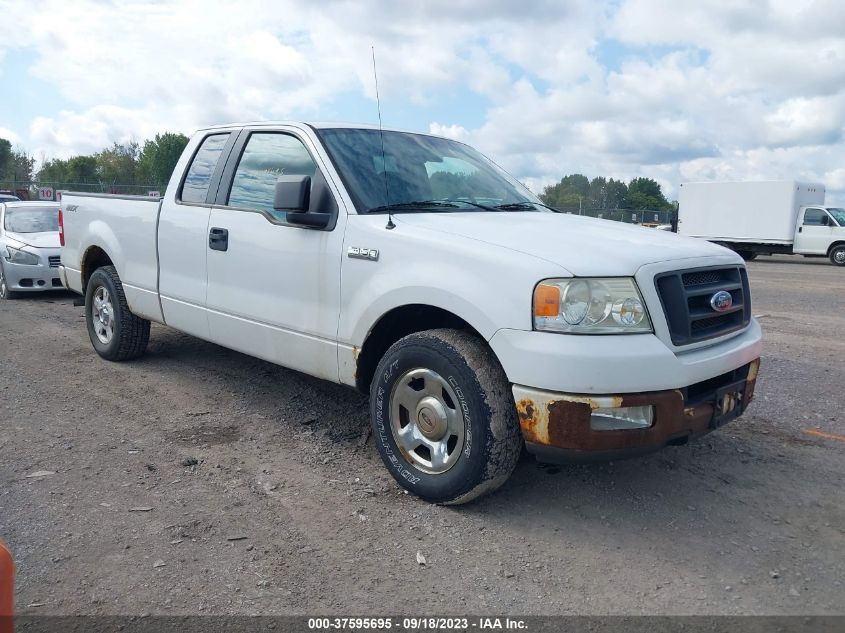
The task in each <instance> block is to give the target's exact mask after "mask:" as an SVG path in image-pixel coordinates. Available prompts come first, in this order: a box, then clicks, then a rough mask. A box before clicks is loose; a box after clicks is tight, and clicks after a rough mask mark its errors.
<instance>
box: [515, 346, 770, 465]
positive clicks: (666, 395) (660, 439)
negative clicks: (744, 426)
mask: <svg viewBox="0 0 845 633" xmlns="http://www.w3.org/2000/svg"><path fill="white" fill-rule="evenodd" d="M759 367H760V359H756V360H754V361H752V362H751V363H749V364H748V365H746V366H744V367H741V368H740V369H738V370H736V373H738V374H739V375H741V376H742V378H741V382H742V384H744V392H743V395H742V398H741V401H739V402H737V401H736V400H735V399H734V398H733V394H732V393H728V394H723V395H722V394H720V389H721V388H722V387H723V386H724V384H730V383H731V380H732V379H733V380H734V382H736V380H735V379H736V375H732V376H729V375H727V374H726V375H725V377H720V379H721V383H724V384H720V379H713V380H712V381H705V382H704V383H699V385H692V386H690V387H685V388H682V389H673V390H669V391H652V392H646V393H637V394H624V395H617V396H586V395H573V394H565V393H554V392H550V391H539V390H536V389H530V388H526V387H521V386H519V385H514V387H513V392H514V398H515V401H516V410H517V414H518V415H519V423H520V426H521V427H522V435H523V437H524V438H525V444H526V447H527V448H528V450H529V451H530V452H532V453H534V454H535V455H536V456H537V457H538V458H539V459H541V460H542V461H579V460H585V459H615V458H619V457H626V456H632V455H638V454H642V453H647V452H650V451H654V450H657V449H660V448H662V447H663V446H666V445H667V444H683V443H685V442H686V441H687V440H688V439H691V438H695V437H699V436H701V435H704V434H705V433H708V432H709V431H711V430H713V429H714V428H716V427H717V426H719V425H720V424H721V422H719V420H721V419H726V418H728V419H729V418H732V417H734V416H736V415H739V414H741V413H742V412H743V411H744V410H745V408H746V407H747V406H748V404H749V403H750V402H751V399H752V398H753V397H754V387H755V384H756V381H757V372H758V369H759ZM734 373H735V372H732V374H734ZM717 395H720V396H721V397H720V399H719V400H718V401H717ZM647 405H650V406H653V407H654V422H653V424H652V425H651V426H650V427H648V428H643V429H625V430H609V431H597V430H594V429H593V428H592V427H591V422H590V420H591V415H592V412H593V410H595V409H600V408H609V407H613V408H615V407H639V406H647ZM734 407H738V408H737V409H735V408H734Z"/></svg>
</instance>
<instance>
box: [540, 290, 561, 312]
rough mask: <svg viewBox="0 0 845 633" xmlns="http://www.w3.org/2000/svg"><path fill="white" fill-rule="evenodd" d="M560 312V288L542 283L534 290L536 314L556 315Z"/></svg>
mask: <svg viewBox="0 0 845 633" xmlns="http://www.w3.org/2000/svg"><path fill="white" fill-rule="evenodd" d="M559 313H560V288H558V287H557V286H546V285H544V284H540V285H539V286H537V288H536V289H535V290H534V316H535V317H556V316H557V315H558V314H559Z"/></svg>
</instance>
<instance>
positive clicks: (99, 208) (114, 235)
mask: <svg viewBox="0 0 845 633" xmlns="http://www.w3.org/2000/svg"><path fill="white" fill-rule="evenodd" d="M160 208H161V198H150V197H147V196H122V195H112V194H97V193H78V192H73V191H65V192H62V202H61V209H62V215H63V219H64V237H65V245H64V248H62V265H63V266H64V267H65V273H66V283H67V284H68V288H69V289H71V290H74V291H76V292H79V293H82V292H83V287H84V283H85V280H86V279H87V276H88V275H89V274H90V272H91V271H83V270H81V268H82V265H81V262H82V261H83V259H84V257H85V255H86V253H87V252H88V251H90V249H92V248H100V249H102V250H103V251H104V253H108V254H109V257H110V259H111V262H112V264H113V265H114V267H115V268H116V269H117V273H118V275H120V279H121V281H122V282H123V288H124V292H125V294H126V300H127V302H128V303H129V308H130V309H131V310H132V312H133V313H135V314H137V315H138V316H142V317H145V318H148V319H151V320H154V321H161V320H162V314H161V305H160V303H159V299H158V248H157V224H158V217H159V210H160ZM82 245H87V246H86V247H85V252H82V251H83V248H82Z"/></svg>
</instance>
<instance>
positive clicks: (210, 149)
mask: <svg viewBox="0 0 845 633" xmlns="http://www.w3.org/2000/svg"><path fill="white" fill-rule="evenodd" d="M228 140H229V134H228V133H226V134H212V135H211V136H207V137H206V138H205V140H204V141H203V142H202V145H200V148H199V150H197V153H196V154H195V155H194V160H193V161H191V166H190V167H189V168H188V173H187V174H186V175H185V182H184V184H183V185H182V196H181V199H182V202H200V203H202V202H205V198H206V196H207V195H208V185H209V183H210V182H211V175H212V174H213V173H214V169H215V167H217V161H219V160H220V154H221V152H222V151H223V147H224V146H225V145H226V141H228Z"/></svg>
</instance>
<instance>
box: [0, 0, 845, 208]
mask: <svg viewBox="0 0 845 633" xmlns="http://www.w3.org/2000/svg"><path fill="white" fill-rule="evenodd" d="M0 10H1V11H0V12H2V14H3V15H5V16H8V18H9V19H8V21H9V23H14V24H16V25H17V28H15V29H12V30H9V32H7V33H6V34H5V35H4V38H3V40H2V41H0V63H2V58H3V53H4V51H6V52H8V51H9V50H19V51H20V50H25V51H28V52H29V54H30V55H31V56H32V59H33V63H32V65H31V67H30V69H29V72H30V73H31V74H32V75H33V76H35V77H38V78H40V79H42V80H49V81H50V83H51V84H52V85H55V86H57V89H58V90H59V91H60V93H61V95H62V96H63V98H64V99H65V100H66V101H67V102H68V103H69V104H70V107H67V108H66V109H65V110H64V111H61V112H51V111H44V112H38V113H34V114H33V117H32V119H31V129H30V130H18V129H13V130H11V131H12V132H16V133H17V136H19V137H21V138H20V140H21V141H22V142H25V143H27V145H28V147H29V149H30V150H31V151H33V153H36V155H38V153H39V152H40V151H44V152H46V153H47V154H48V155H63V156H64V155H69V154H72V153H80V152H88V151H94V150H97V149H100V148H101V147H103V146H106V145H109V144H110V143H111V142H113V141H124V140H127V139H130V138H135V139H139V140H140V139H143V138H145V137H147V136H150V135H152V134H154V133H155V132H159V131H162V130H168V129H169V130H179V131H184V132H186V133H190V132H191V131H192V130H193V129H195V128H197V127H200V126H203V125H207V124H212V123H222V122H230V121H239V120H240V121H243V120H250V119H267V118H288V117H296V118H298V117H307V118H324V117H325V115H326V114H327V113H330V114H332V115H333V116H337V118H340V119H349V118H351V117H350V116H348V115H347V114H346V108H347V107H348V104H350V103H353V102H354V100H355V99H359V100H360V98H361V96H363V97H365V98H367V99H373V98H374V97H375V91H374V83H373V76H372V58H371V48H370V47H371V46H375V51H376V56H377V62H378V71H379V84H380V86H379V87H380V92H381V97H382V99H383V100H387V101H389V102H390V103H391V104H392V107H393V109H394V111H396V108H397V107H401V104H411V105H413V106H414V107H415V108H417V109H419V110H420V111H423V112H424V111H425V109H426V108H432V109H433V108H437V107H438V106H439V105H440V104H441V102H442V100H443V99H444V98H445V97H447V96H451V98H452V101H450V103H451V102H454V95H455V94H465V92H466V91H471V92H472V93H475V94H476V95H478V99H474V100H473V104H472V105H471V106H466V108H462V107H461V106H460V104H459V105H458V106H456V108H457V109H456V111H455V113H454V116H452V117H450V116H444V115H443V113H442V111H438V113H437V114H436V115H433V116H428V117H425V118H424V119H422V120H420V121H419V123H418V127H419V128H420V129H426V127H427V128H428V129H429V130H430V131H431V132H433V133H437V134H442V135H445V136H450V137H452V138H458V139H461V140H466V141H467V142H471V143H473V144H476V145H477V146H479V148H480V149H482V151H484V152H485V153H487V154H489V155H490V156H491V157H493V158H495V159H496V160H497V161H498V162H500V163H501V164H503V165H504V166H505V167H507V168H509V169H510V170H512V171H513V172H514V173H515V175H517V176H518V177H519V178H520V179H521V180H523V181H525V182H526V183H528V184H529V185H530V186H532V187H534V188H542V186H544V185H545V184H549V183H551V182H554V181H556V180H558V179H559V178H560V177H561V176H562V175H563V174H565V173H570V172H576V171H577V172H581V173H585V174H587V175H589V176H595V175H607V176H613V177H616V178H620V177H621V178H631V177H635V176H640V175H645V176H651V177H654V178H656V179H658V180H659V181H660V182H661V183H663V184H664V186H665V188H666V189H667V191H668V192H669V193H670V194H671V193H673V192H674V191H675V189H676V186H677V184H678V183H679V182H681V181H683V180H686V179H702V178H728V177H730V178H766V179H771V178H793V177H794V178H805V179H811V180H820V179H826V180H829V182H828V183H827V184H828V191H829V192H831V194H832V195H833V196H834V197H835V196H839V195H845V175H843V171H842V169H843V168H842V167H841V166H840V165H841V162H840V161H841V156H843V155H845V142H843V122H845V36H843V34H844V33H845V8H843V7H842V5H841V2H839V1H838V0H818V1H815V2H813V1H810V2H794V1H791V0H770V1H769V2H768V3H761V2H757V1H755V0H716V2H709V3H687V2H684V3H679V2H677V0H621V1H620V2H619V3H611V4H603V3H596V2H590V1H588V0H568V1H557V0H538V1H537V2H528V3H525V2H523V3H514V2H512V1H510V0H494V1H493V0H488V1H483V0H460V1H459V0H433V1H431V2H425V3H422V2H417V3H405V2H402V3H397V2H387V1H378V0H358V1H356V2H350V1H348V0H330V1H327V2H320V3H316V2H308V1H307V0H281V1H272V0H242V2H240V3H238V4H237V5H235V4H231V3H223V2H210V1H205V2H200V1H199V0H185V1H183V2H152V1H144V0H138V1H136V2H131V3H130V2H114V3H101V2H95V1H92V0H80V1H79V2H74V3H68V2H63V1H59V0H43V1H41V2H34V3H33V2H25V1H23V0H20V1H17V0H11V1H9V0H6V1H5V2H4V1H3V0H0ZM7 57H8V56H7ZM350 96H353V97H355V99H351V100H350ZM479 103H481V104H483V105H482V106H479V105H478V104H479ZM0 107H8V105H4V106H0ZM470 107H471V108H478V107H483V108H485V109H484V111H483V112H481V113H478V112H474V111H473V112H470V111H468V108H470ZM355 111H356V112H357V111H358V110H357V109H356V110H355ZM0 112H2V111H0ZM435 119H436V122H433V123H432V122H431V121H432V120H435ZM478 120H481V121H482V122H481V123H480V124H476V122H477V121H478ZM0 122H3V123H5V121H4V120H3V119H2V118H0ZM7 131H8V130H7ZM0 132H4V130H0ZM27 134H28V135H29V138H28V139H27V138H26V135H27Z"/></svg>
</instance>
